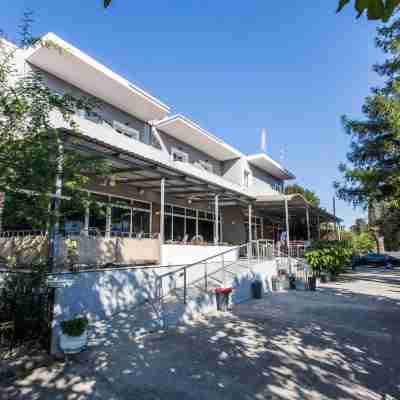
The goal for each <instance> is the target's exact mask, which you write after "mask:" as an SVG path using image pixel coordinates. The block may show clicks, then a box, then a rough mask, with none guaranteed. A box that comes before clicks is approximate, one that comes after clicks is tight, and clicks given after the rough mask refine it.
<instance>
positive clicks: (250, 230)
mask: <svg viewBox="0 0 400 400" xmlns="http://www.w3.org/2000/svg"><path fill="white" fill-rule="evenodd" d="M252 210H253V208H252V205H251V204H249V242H251V241H252V239H253V238H252V226H251V222H252V219H253V218H252Z"/></svg>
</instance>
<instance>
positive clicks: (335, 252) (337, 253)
mask: <svg viewBox="0 0 400 400" xmlns="http://www.w3.org/2000/svg"><path fill="white" fill-rule="evenodd" d="M351 256H352V249H351V247H350V246H349V244H348V243H346V242H340V241H318V242H314V243H313V245H312V248H311V249H310V250H308V251H307V252H306V253H305V258H306V261H307V264H308V265H309V266H310V267H311V268H312V270H313V272H314V274H315V275H317V276H319V275H320V274H321V273H325V272H330V273H331V274H332V275H335V276H336V275H338V274H340V273H341V272H342V271H343V270H344V268H345V267H346V266H347V265H349V264H350V262H351Z"/></svg>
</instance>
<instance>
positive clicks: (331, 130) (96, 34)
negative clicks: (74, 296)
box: [0, 0, 382, 225]
mask: <svg viewBox="0 0 400 400" xmlns="http://www.w3.org/2000/svg"><path fill="white" fill-rule="evenodd" d="M101 2H102V0H91V1H87V0H86V1H82V0H70V1H57V2H56V1H54V0H41V1H40V2H38V1H34V0H12V1H9V0H6V1H4V0H3V6H2V12H1V15H0V28H1V29H3V30H4V31H6V32H7V33H8V34H9V36H10V37H11V38H14V37H16V36H17V30H18V29H17V25H18V23H19V20H20V16H21V15H22V13H23V12H24V10H26V9H28V8H30V9H33V10H34V11H35V19H36V23H35V26H34V30H35V34H42V33H46V32H48V31H52V32H55V33H56V34H58V35H59V36H61V37H62V38H63V39H65V40H67V41H68V42H70V43H72V44H74V45H75V46H77V47H78V48H80V49H82V50H83V51H85V52H86V53H88V54H89V55H91V56H92V57H94V58H95V59H97V60H99V61H100V62H102V63H104V64H105V65H107V66H108V67H110V68H111V69H113V70H114V71H116V72H117V73H119V74H121V75H122V76H124V77H126V78H127V79H129V80H130V81H132V82H133V83H135V84H137V85H139V86H140V87H142V88H143V89H146V90H148V91H150V93H151V94H153V95H155V96H156V97H158V98H160V99H161V100H162V101H164V102H166V103H167V104H168V105H170V106H171V107H172V109H173V110H172V111H173V112H180V113H183V114H185V115H187V116H189V117H191V118H192V119H194V120H195V121H196V122H198V123H199V124H200V125H202V126H203V127H205V128H206V129H208V130H209V131H211V132H213V133H215V134H217V135H218V136H221V137H222V138H223V139H225V140H226V141H227V142H228V143H231V144H233V145H235V146H236V147H238V148H239V149H240V150H242V151H243V152H245V153H249V154H251V153H257V152H259V151H260V132H261V129H262V128H263V127H265V128H266V129H267V132H268V139H267V141H268V145H267V153H268V154H269V155H270V156H272V157H273V158H275V159H277V160H279V159H280V154H281V150H282V149H283V148H284V149H285V152H284V153H285V158H284V164H285V166H286V167H288V168H289V169H290V170H291V171H293V172H294V173H295V175H296V176H297V177H298V179H297V182H298V183H299V184H301V185H304V186H306V187H307V188H310V189H312V190H315V191H316V192H317V194H318V195H319V196H320V198H321V200H322V205H323V206H325V207H326V208H328V209H331V208H332V196H333V195H334V190H333V187H332V182H333V181H334V180H335V179H338V178H339V177H340V175H339V172H338V168H337V167H338V164H339V163H340V162H341V161H344V160H345V154H346V151H347V150H348V144H349V139H348V137H347V136H346V135H345V133H344V131H343V128H342V126H341V123H340V116H341V115H342V114H345V113H346V114H348V115H350V116H355V117H357V116H360V111H361V106H362V103H363V99H364V97H365V96H366V95H368V93H369V87H370V86H371V85H376V84H377V83H378V79H377V77H376V75H375V74H374V73H373V72H372V70H371V66H372V64H374V63H375V62H376V61H378V60H380V59H381V58H382V55H381V53H380V52H379V51H378V50H376V49H375V48H374V42H373V39H374V35H375V28H376V24H374V23H371V22H367V21H365V19H362V18H361V19H360V20H355V18H354V13H353V12H352V10H351V9H349V10H348V11H346V12H345V13H343V14H341V15H339V16H337V15H336V14H335V12H334V10H335V7H336V0H330V1H313V2H305V1H302V0H294V1H291V2H270V1H265V0H253V1H247V2H244V1H226V0H219V1H211V0H202V1H195V0H194V1H183V0H181V1H176V0H170V1H163V0H159V1H147V2H141V1H130V0H113V2H114V4H113V6H112V7H111V8H110V9H108V10H106V11H105V10H103V9H102V7H101ZM83 3H84V4H83ZM272 3H273V4H272ZM337 213H338V215H339V216H341V217H342V218H343V219H344V221H345V223H346V225H350V224H351V223H352V222H353V220H354V219H355V218H356V217H358V216H360V215H361V214H362V212H361V211H360V210H353V208H352V207H351V206H349V205H346V204H345V203H343V202H337Z"/></svg>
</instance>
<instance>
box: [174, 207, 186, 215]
mask: <svg viewBox="0 0 400 400" xmlns="http://www.w3.org/2000/svg"><path fill="white" fill-rule="evenodd" d="M175 214H177V215H185V209H184V208H182V207H174V215H175Z"/></svg>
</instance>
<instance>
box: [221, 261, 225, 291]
mask: <svg viewBox="0 0 400 400" xmlns="http://www.w3.org/2000/svg"><path fill="white" fill-rule="evenodd" d="M221 257H222V260H221V263H222V284H223V285H224V286H225V259H224V255H223V254H222V256H221Z"/></svg>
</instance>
